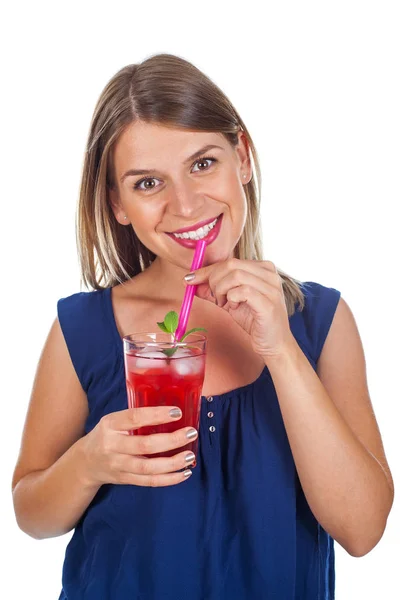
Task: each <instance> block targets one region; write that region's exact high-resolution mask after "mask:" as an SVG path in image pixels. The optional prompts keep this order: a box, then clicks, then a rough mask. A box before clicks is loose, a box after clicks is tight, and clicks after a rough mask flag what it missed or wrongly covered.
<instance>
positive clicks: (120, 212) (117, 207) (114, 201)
mask: <svg viewBox="0 0 400 600" xmlns="http://www.w3.org/2000/svg"><path fill="white" fill-rule="evenodd" d="M108 195H109V199H110V206H111V209H112V211H113V213H114V217H115V218H116V219H117V221H118V223H119V224H120V225H128V224H129V221H128V220H127V219H125V216H126V215H125V210H124V208H123V206H122V204H121V200H120V197H119V194H118V191H117V190H116V189H114V188H110V187H109V188H108Z"/></svg>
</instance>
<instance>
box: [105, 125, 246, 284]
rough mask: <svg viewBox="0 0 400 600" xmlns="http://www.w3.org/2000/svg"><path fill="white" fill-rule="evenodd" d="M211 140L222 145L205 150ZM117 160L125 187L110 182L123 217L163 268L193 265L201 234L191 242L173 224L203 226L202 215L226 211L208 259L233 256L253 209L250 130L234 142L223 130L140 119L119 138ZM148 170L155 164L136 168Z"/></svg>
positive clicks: (212, 216) (115, 209) (113, 202)
mask: <svg viewBox="0 0 400 600" xmlns="http://www.w3.org/2000/svg"><path fill="white" fill-rule="evenodd" d="M208 145H210V146H217V147H215V148H210V149H208V150H206V151H205V152H200V153H199V151H200V150H201V149H202V148H204V147H205V146H208ZM114 168H115V177H116V186H117V187H116V188H115V189H114V190H110V201H111V205H112V208H113V212H114V215H115V218H116V219H117V220H118V222H119V223H120V224H121V225H126V226H127V227H133V228H134V230H135V232H136V235H137V236H138V238H139V239H140V241H141V242H142V243H143V244H144V245H145V246H146V247H147V248H149V250H151V251H152V252H154V254H156V255H157V258H156V260H155V261H154V263H156V262H157V263H158V266H162V269H163V270H168V269H169V270H170V271H171V269H172V270H173V267H175V268H180V270H184V271H185V272H188V271H189V270H190V266H191V262H192V258H193V252H194V245H195V243H196V242H195V241H193V242H190V241H189V245H190V244H191V246H192V247H185V246H183V245H181V244H180V243H178V242H177V241H176V238H175V237H174V236H173V235H171V232H174V231H176V230H178V229H182V228H186V227H190V228H191V229H193V230H194V229H197V227H198V223H199V222H201V221H209V220H211V219H215V218H216V217H218V216H219V215H222V219H221V220H220V221H218V223H217V226H216V231H215V232H214V234H212V232H210V236H211V237H210V242H209V243H208V244H207V247H206V252H205V257H204V262H203V266H206V265H207V264H212V263H214V262H218V261H222V260H226V259H227V258H229V257H231V256H233V250H234V248H235V246H236V244H237V242H238V240H239V238H240V236H241V234H242V231H243V228H244V225H245V222H246V217H247V203H246V196H245V192H244V187H243V184H244V183H247V182H248V181H249V180H250V179H251V163H250V160H249V153H248V147H247V141H246V139H245V137H244V135H243V132H240V133H239V144H238V145H237V146H236V148H232V147H231V145H230V144H229V142H228V141H227V140H226V139H225V137H224V136H223V135H222V134H219V133H213V132H198V131H188V130H183V129H177V128H169V127H165V126H161V125H155V124H148V123H143V122H135V123H134V124H133V125H131V126H130V127H129V128H127V129H126V130H125V132H124V133H123V134H122V136H121V137H120V139H119V140H118V142H117V144H116V147H115V150H114ZM140 170H142V171H147V172H146V173H142V174H137V173H136V174H135V173H133V171H140ZM244 175H245V178H244V177H243V176H244ZM125 216H126V217H127V218H126V219H125V218H124V217H125ZM217 231H218V235H216V233H217ZM212 238H215V239H212Z"/></svg>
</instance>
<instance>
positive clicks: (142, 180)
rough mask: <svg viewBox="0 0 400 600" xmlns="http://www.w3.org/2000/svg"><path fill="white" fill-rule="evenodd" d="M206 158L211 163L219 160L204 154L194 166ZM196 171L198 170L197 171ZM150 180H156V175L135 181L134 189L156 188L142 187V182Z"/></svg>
mask: <svg viewBox="0 0 400 600" xmlns="http://www.w3.org/2000/svg"><path fill="white" fill-rule="evenodd" d="M206 160H209V161H211V163H214V162H218V161H217V159H216V158H214V156H202V157H201V158H198V159H197V160H196V161H195V162H194V163H193V166H194V165H196V164H197V163H204V162H205V161H206ZM208 169H209V167H207V168H206V169H200V171H207V170H208ZM195 172H196V171H195ZM148 181H156V177H145V179H140V180H139V181H137V182H136V183H135V185H134V186H133V189H135V190H140V191H142V192H147V191H151V190H154V188H155V186H154V185H153V186H151V187H147V188H146V187H140V186H141V185H142V183H146V182H148Z"/></svg>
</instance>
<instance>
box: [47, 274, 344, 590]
mask: <svg viewBox="0 0 400 600" xmlns="http://www.w3.org/2000/svg"><path fill="white" fill-rule="evenodd" d="M302 285H303V291H304V293H305V302H306V304H305V308H304V309H303V311H299V310H298V306H296V309H297V310H296V312H295V313H294V314H293V315H292V316H291V317H290V327H291V331H292V333H293V335H294V336H295V338H296V340H297V342H298V344H299V346H300V347H301V349H302V351H303V352H304V354H305V355H306V357H307V359H308V360H309V362H310V363H311V365H312V366H313V368H314V370H315V369H316V362H317V360H318V357H319V355H320V353H321V350H322V346H323V344H324V341H325V338H326V336H327V334H328V331H329V328H330V325H331V323H332V319H333V316H334V313H335V310H336V307H337V304H338V302H339V298H340V292H339V291H338V290H336V289H334V288H328V287H325V286H323V285H321V284H318V283H315V282H305V283H303V284H302ZM57 308H58V318H59V321H60V324H61V328H62V331H63V334H64V336H65V340H66V343H67V346H68V349H69V353H70V356H71V359H72V362H73V365H74V367H75V370H76V372H77V375H78V377H79V380H80V382H81V384H82V387H83V389H84V390H85V392H86V394H87V398H88V403H89V416H88V419H87V422H86V426H85V432H86V433H87V432H89V431H90V430H91V429H93V427H94V426H95V425H96V424H97V423H98V421H99V420H100V419H101V417H102V416H103V415H105V414H107V413H110V412H114V411H118V410H123V409H125V408H127V406H128V404H127V394H126V387H125V377H124V363H123V346H122V340H121V338H120V335H119V333H118V330H117V326H116V322H115V318H114V313H113V309H112V304H111V288H108V289H106V290H103V291H94V292H81V293H77V294H73V295H72V296H69V297H67V298H63V299H61V300H59V302H58V305H57ZM210 409H212V410H211V412H212V413H213V417H211V418H210V417H208V416H207V413H208V412H209V411H210ZM210 426H214V427H215V431H210ZM62 587H63V589H62V592H61V594H60V597H59V600H63V599H68V600H81V599H82V600H83V599H85V600H92V599H93V600H120V599H121V600H128V599H129V600H188V599H190V600H269V599H275V600H316V599H317V598H318V599H319V600H333V598H334V587H335V572H334V546H333V539H332V538H331V537H330V536H329V535H328V534H327V533H326V532H325V531H324V529H323V528H322V527H321V526H320V525H319V523H318V522H317V521H316V519H315V518H314V516H313V514H312V512H311V510H310V508H309V506H308V504H307V501H306V498H305V496H304V493H303V490H302V488H301V485H300V482H299V478H298V475H297V471H296V467H295V464H294V461H293V456H292V452H291V449H290V446H289V442H288V438H287V435H286V431H285V427H284V423H283V420H282V415H281V411H280V407H279V402H278V398H277V395H276V392H275V388H274V385H273V382H272V378H271V375H270V373H269V371H268V369H267V367H265V368H264V370H263V372H262V373H261V375H260V376H259V377H258V379H256V380H255V381H254V382H252V383H250V384H248V385H244V386H242V387H240V388H237V389H235V390H231V391H229V392H225V393H223V394H215V395H214V396H208V397H207V398H206V397H205V396H202V398H201V416H200V428H199V447H198V463H197V466H196V467H195V468H194V469H193V475H192V476H191V477H190V478H189V479H188V480H187V481H184V482H182V483H180V484H178V485H173V486H167V487H159V488H152V487H141V486H135V485H132V486H130V485H113V484H107V485H103V486H101V488H100V489H99V491H98V493H97V494H96V496H95V497H94V498H93V500H92V502H91V504H90V505H89V507H88V508H87V510H86V511H85V513H84V514H83V516H82V517H81V519H80V521H79V522H78V524H77V526H76V529H75V531H74V534H73V536H72V538H71V540H70V542H69V544H68V546H67V549H66V556H65V562H64V566H63V574H62Z"/></svg>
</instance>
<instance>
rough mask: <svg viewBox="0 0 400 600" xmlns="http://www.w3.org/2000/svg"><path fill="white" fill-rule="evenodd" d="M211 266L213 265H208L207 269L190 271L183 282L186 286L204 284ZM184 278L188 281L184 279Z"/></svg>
mask: <svg viewBox="0 0 400 600" xmlns="http://www.w3.org/2000/svg"><path fill="white" fill-rule="evenodd" d="M212 266H213V265H209V266H207V267H201V268H200V269H196V270H195V271H191V272H190V273H188V274H187V275H185V277H184V278H183V281H184V282H185V283H187V284H188V285H198V284H199V283H204V282H205V281H207V280H208V277H209V275H210V271H211V268H212ZM186 277H187V278H188V279H186Z"/></svg>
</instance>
